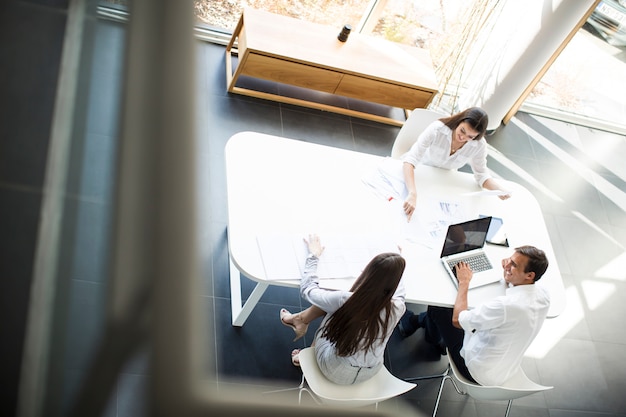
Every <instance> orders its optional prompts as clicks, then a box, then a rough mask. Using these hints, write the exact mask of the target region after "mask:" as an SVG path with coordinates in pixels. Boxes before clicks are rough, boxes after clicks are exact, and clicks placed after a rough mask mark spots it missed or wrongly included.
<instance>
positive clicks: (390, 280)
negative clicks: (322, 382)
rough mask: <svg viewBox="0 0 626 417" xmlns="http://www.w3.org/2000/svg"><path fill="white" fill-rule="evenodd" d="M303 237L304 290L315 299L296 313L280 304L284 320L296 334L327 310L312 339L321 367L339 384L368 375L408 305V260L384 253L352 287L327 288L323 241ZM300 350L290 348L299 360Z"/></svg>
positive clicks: (308, 297) (376, 367)
mask: <svg viewBox="0 0 626 417" xmlns="http://www.w3.org/2000/svg"><path fill="white" fill-rule="evenodd" d="M305 243H306V244H307V246H308V249H309V256H308V257H307V259H306V264H305V268H304V273H303V276H302V280H301V281H300V294H301V295H302V297H303V298H304V299H306V300H307V301H309V302H310V303H311V304H312V305H311V307H309V308H307V309H306V310H304V311H301V312H300V313H297V314H291V313H290V312H289V311H287V310H285V309H281V311H280V319H281V322H282V323H283V324H284V325H286V326H289V327H291V328H293V330H294V332H295V333H296V339H295V340H297V339H299V338H300V337H302V336H303V335H304V334H305V333H306V330H307V328H308V325H309V323H310V322H311V321H312V320H315V319H316V318H318V317H321V316H324V318H323V319H322V323H321V324H320V327H319V329H318V330H317V331H316V333H315V336H314V339H313V343H312V346H313V347H314V348H315V356H316V359H317V363H318V365H319V368H320V370H321V371H322V373H323V374H324V375H325V376H326V377H327V378H328V379H329V380H331V381H333V382H335V383H337V384H342V385H350V384H355V383H357V382H362V381H365V380H367V379H369V378H371V377H373V376H374V375H376V373H377V372H378V371H379V370H380V368H381V367H382V366H383V361H384V352H385V347H386V346H387V341H388V340H389V337H390V336H391V334H392V333H393V330H394V328H395V327H396V324H397V323H398V320H400V317H402V315H403V314H404V312H405V311H406V306H405V304H404V297H405V292H404V286H403V285H402V284H401V278H402V274H403V272H404V267H405V260H404V258H403V257H402V256H401V255H400V254H399V253H382V254H380V255H377V256H375V257H374V258H373V259H372V260H371V261H370V262H369V263H368V264H367V266H366V267H365V268H364V270H363V272H362V273H361V275H360V276H359V277H358V278H357V279H356V281H355V282H354V284H353V285H352V288H351V289H350V291H335V290H326V289H323V288H320V286H319V284H318V276H317V272H316V271H317V263H318V260H319V257H320V256H321V255H322V252H323V251H324V247H323V246H322V245H321V242H320V239H319V237H318V236H317V235H311V236H310V237H309V239H308V240H306V239H305ZM298 353H299V350H298V349H294V350H293V351H292V354H291V356H292V362H293V364H294V365H296V366H298V365H299V362H298Z"/></svg>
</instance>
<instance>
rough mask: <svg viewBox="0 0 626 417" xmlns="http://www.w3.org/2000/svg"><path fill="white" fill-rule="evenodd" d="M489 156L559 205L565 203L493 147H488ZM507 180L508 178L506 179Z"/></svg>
mask: <svg viewBox="0 0 626 417" xmlns="http://www.w3.org/2000/svg"><path fill="white" fill-rule="evenodd" d="M487 147H488V152H489V156H490V157H492V158H493V159H495V160H496V161H498V162H500V163H501V164H502V165H503V166H505V167H506V168H507V169H509V170H510V171H512V172H513V173H514V174H517V175H518V176H519V177H520V178H523V179H524V180H526V181H528V183H529V184H531V185H532V186H533V187H535V188H537V189H538V190H540V191H541V192H542V193H544V194H545V195H546V196H548V197H550V198H551V199H552V200H554V201H557V202H559V203H562V202H563V199H562V198H561V197H559V196H558V195H556V194H554V193H553V192H552V191H551V190H550V189H549V188H548V187H546V186H544V185H543V184H542V183H541V182H540V181H537V180H536V179H535V177H533V176H532V175H530V174H529V173H528V172H527V171H526V170H525V169H524V168H522V167H520V166H519V165H517V164H515V162H513V161H511V160H510V159H509V158H507V157H506V156H504V155H503V154H501V153H500V152H499V151H498V150H496V149H495V148H493V147H492V146H491V145H487ZM505 179H506V178H505Z"/></svg>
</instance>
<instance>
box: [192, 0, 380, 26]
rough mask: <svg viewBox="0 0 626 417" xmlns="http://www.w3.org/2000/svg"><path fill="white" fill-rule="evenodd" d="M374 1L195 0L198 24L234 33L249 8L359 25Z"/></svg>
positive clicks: (300, 17) (340, 24)
mask: <svg viewBox="0 0 626 417" xmlns="http://www.w3.org/2000/svg"><path fill="white" fill-rule="evenodd" d="M370 3H371V2H370V0H344V1H337V0H301V1H292V0H239V1H236V0H195V1H194V7H195V13H196V18H197V20H198V23H200V24H205V25H207V26H209V27H214V28H220V29H227V30H228V31H230V32H232V31H233V30H234V29H235V26H236V25H237V21H238V20H239V16H241V12H242V11H243V9H244V8H245V7H252V8H255V9H259V10H265V11H268V12H272V13H276V14H280V15H284V16H289V17H294V18H297V19H301V20H306V21H310V22H315V23H322V24H326V25H331V26H337V28H338V29H340V28H341V27H343V25H345V24H349V25H351V26H352V27H353V28H356V27H357V25H358V24H359V22H360V21H361V19H362V17H363V16H364V15H365V13H366V10H367V9H368V6H369V5H370Z"/></svg>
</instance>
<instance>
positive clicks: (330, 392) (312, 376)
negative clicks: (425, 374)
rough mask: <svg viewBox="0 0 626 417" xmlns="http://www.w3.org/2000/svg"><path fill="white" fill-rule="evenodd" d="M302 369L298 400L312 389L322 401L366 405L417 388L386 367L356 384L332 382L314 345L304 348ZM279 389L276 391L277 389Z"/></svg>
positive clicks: (349, 405)
mask: <svg viewBox="0 0 626 417" xmlns="http://www.w3.org/2000/svg"><path fill="white" fill-rule="evenodd" d="M298 358H299V360H300V368H301V369H302V382H301V383H300V385H299V386H298V387H297V388H296V389H298V390H299V391H298V403H300V402H301V401H302V393H303V392H305V391H306V392H308V393H309V394H310V395H311V397H312V398H313V400H314V401H315V402H316V403H318V404H328V405H332V406H338V407H363V406H366V405H371V404H375V406H376V409H378V403H379V402H381V401H384V400H388V399H389V398H393V397H396V396H398V395H401V394H404V393H405V392H408V391H410V390H412V389H413V388H415V387H416V384H413V383H409V382H406V381H403V380H402V379H399V378H396V377H395V376H393V375H392V374H391V373H389V371H388V370H387V368H385V366H383V367H382V368H381V369H380V371H379V372H378V373H377V374H376V375H375V376H373V377H372V378H370V379H368V380H367V381H363V382H360V383H358V384H352V385H338V384H335V383H334V382H331V381H329V380H328V379H327V378H326V377H325V376H324V375H323V374H322V372H321V371H320V369H319V367H318V366H317V360H316V359H315V350H314V348H312V347H308V348H305V349H302V350H301V351H300V354H299V356H298ZM274 392H275V391H274Z"/></svg>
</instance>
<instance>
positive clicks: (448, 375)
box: [404, 365, 460, 417]
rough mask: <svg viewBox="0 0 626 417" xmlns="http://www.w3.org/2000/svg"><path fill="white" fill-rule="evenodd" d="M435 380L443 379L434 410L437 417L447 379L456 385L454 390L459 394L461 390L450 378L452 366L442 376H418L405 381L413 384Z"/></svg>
mask: <svg viewBox="0 0 626 417" xmlns="http://www.w3.org/2000/svg"><path fill="white" fill-rule="evenodd" d="M435 378H441V384H440V385H439V392H438V393H437V401H436V402H435V409H434V410H433V417H435V415H436V414H437V409H438V408H439V401H440V400H441V393H442V392H443V385H444V384H445V382H446V380H447V379H449V380H450V381H452V384H453V385H454V389H456V391H457V392H459V389H458V387H457V386H456V383H455V382H454V379H452V377H451V376H450V365H448V367H447V368H446V370H445V371H443V372H442V373H440V374H436V375H427V376H417V377H413V378H405V379H404V380H405V381H407V382H413V381H423V380H425V379H435ZM459 394H460V392H459Z"/></svg>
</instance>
